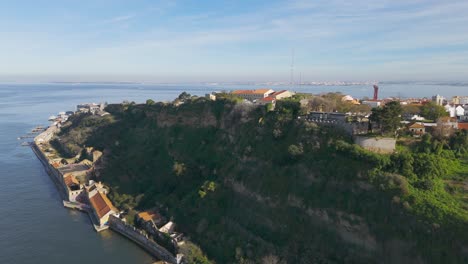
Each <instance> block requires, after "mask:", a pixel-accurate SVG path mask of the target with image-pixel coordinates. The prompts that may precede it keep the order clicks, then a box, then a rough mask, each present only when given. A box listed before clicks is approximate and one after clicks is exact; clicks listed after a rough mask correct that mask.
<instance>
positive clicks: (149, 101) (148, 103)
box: [146, 99, 155, 105]
mask: <svg viewBox="0 0 468 264" xmlns="http://www.w3.org/2000/svg"><path fill="white" fill-rule="evenodd" d="M154 104H155V102H154V101H153V100H152V99H148V100H146V105H154Z"/></svg>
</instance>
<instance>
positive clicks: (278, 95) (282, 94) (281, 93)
mask: <svg viewBox="0 0 468 264" xmlns="http://www.w3.org/2000/svg"><path fill="white" fill-rule="evenodd" d="M295 94H296V93H294V92H291V91H288V90H281V91H279V92H274V93H272V94H271V95H270V96H269V97H273V98H275V99H276V100H281V99H284V98H289V97H291V96H293V95H295Z"/></svg>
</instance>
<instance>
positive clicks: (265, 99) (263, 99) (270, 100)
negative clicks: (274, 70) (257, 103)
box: [260, 96, 275, 102]
mask: <svg viewBox="0 0 468 264" xmlns="http://www.w3.org/2000/svg"><path fill="white" fill-rule="evenodd" d="M260 100H262V101H266V102H272V101H274V100H275V98H274V97H271V96H268V97H265V98H262V99H260Z"/></svg>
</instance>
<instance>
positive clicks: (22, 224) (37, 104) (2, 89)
mask: <svg viewBox="0 0 468 264" xmlns="http://www.w3.org/2000/svg"><path fill="white" fill-rule="evenodd" d="M234 88H238V89H250V88H254V87H252V86H236V87H235V86H224V87H220V86H208V85H207V86H201V85H190V86H186V85H178V86H175V85H174V86H172V85H171V86H162V85H138V84H118V85H117V84H113V85H102V84H101V85H96V84H79V85H73V84H36V85H33V84H0V263H3V264H8V263H21V264H22V263H68V264H73V263H104V262H106V263H152V262H153V261H154V260H153V259H152V258H151V257H150V256H149V255H148V254H147V253H146V252H144V251H143V250H141V249H140V248H139V247H137V246H136V245H134V244H133V243H131V242H130V241H128V240H126V239H125V238H123V237H121V236H119V235H118V234H115V233H113V232H112V231H105V232H102V233H99V234H98V233H96V232H95V231H94V229H93V227H92V226H91V223H90V220H89V218H88V216H87V215H86V214H83V213H80V212H76V211H71V210H68V209H65V208H63V205H62V201H61V199H60V196H59V194H58V192H57V190H56V187H55V185H54V184H53V182H52V180H51V179H50V178H49V177H48V176H47V174H46V173H45V171H44V169H43V167H42V166H41V163H40V162H39V160H37V159H36V157H35V155H34V154H33V152H32V151H31V149H30V148H28V147H22V146H21V145H20V143H21V141H19V140H18V139H17V138H18V137H19V136H21V135H25V134H26V133H28V132H30V131H31V129H32V128H34V127H35V126H37V125H48V122H47V118H48V117H49V116H50V115H53V114H56V113H58V112H59V111H67V110H74V108H75V106H76V105H77V104H79V103H86V102H96V103H98V102H104V101H106V102H109V103H116V102H122V101H123V100H128V101H135V102H144V101H145V100H146V99H148V98H151V99H153V100H155V101H166V100H172V99H174V98H175V97H176V96H177V95H178V94H180V93H181V92H182V91H187V92H188V93H190V94H195V95H203V94H205V93H206V92H209V91H219V90H223V89H224V90H231V89H234ZM280 88H284V87H274V89H277V90H279V89H280ZM294 90H296V91H302V92H312V93H320V92H326V91H342V92H343V93H345V94H351V95H353V96H356V97H363V96H369V97H370V96H371V95H372V87H370V86H364V85H361V86H340V87H337V86H301V87H295V89H294ZM381 93H382V96H406V97H415V96H420V97H422V96H427V97H429V96H431V95H434V94H441V95H444V96H447V97H448V96H453V95H457V94H459V95H468V88H467V86H459V85H458V86H454V85H427V84H388V85H381Z"/></svg>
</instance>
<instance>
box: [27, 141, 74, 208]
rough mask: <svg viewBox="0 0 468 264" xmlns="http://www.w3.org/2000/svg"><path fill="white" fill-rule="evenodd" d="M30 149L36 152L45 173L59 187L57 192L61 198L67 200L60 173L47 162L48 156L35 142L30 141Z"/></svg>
mask: <svg viewBox="0 0 468 264" xmlns="http://www.w3.org/2000/svg"><path fill="white" fill-rule="evenodd" d="M31 149H32V150H33V152H34V154H36V156H37V158H38V159H39V161H40V162H41V163H42V165H43V166H44V169H45V170H46V172H47V174H48V175H49V176H50V178H51V179H52V180H53V182H54V183H55V184H56V185H57V188H58V189H59V193H60V195H61V197H62V199H63V200H68V194H67V191H66V189H65V188H66V186H65V183H64V182H63V176H62V174H61V173H60V172H59V171H58V170H57V169H56V168H54V166H52V164H50V163H49V160H48V158H47V157H46V156H45V155H44V153H43V152H42V150H41V149H40V148H39V146H37V145H36V143H32V145H31Z"/></svg>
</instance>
